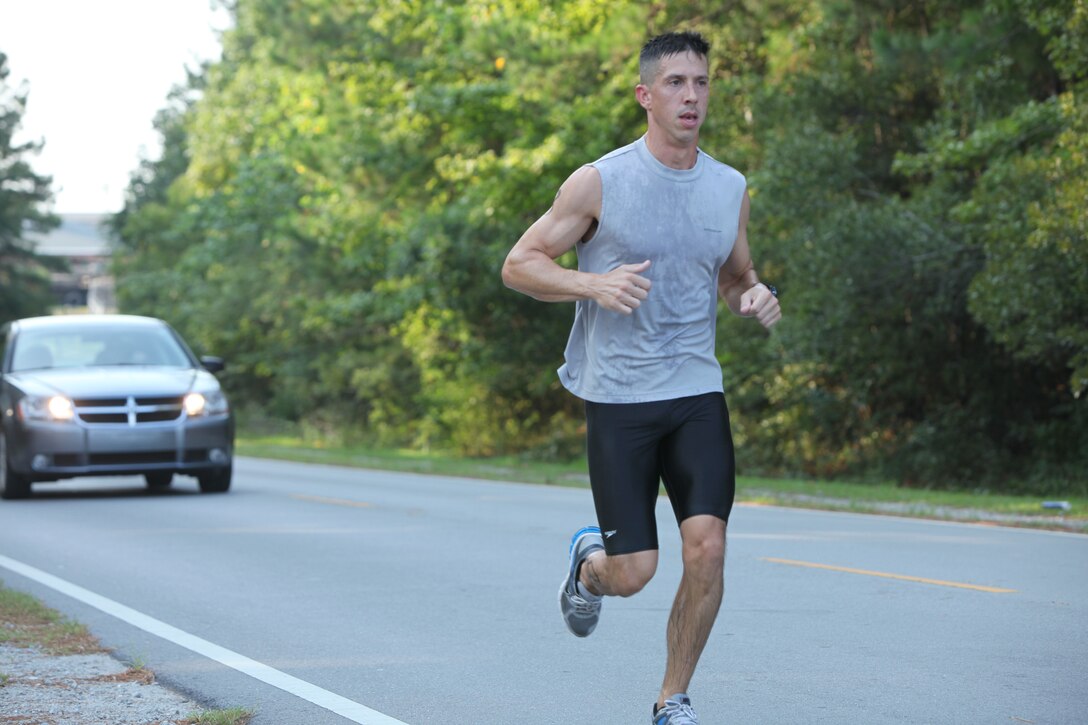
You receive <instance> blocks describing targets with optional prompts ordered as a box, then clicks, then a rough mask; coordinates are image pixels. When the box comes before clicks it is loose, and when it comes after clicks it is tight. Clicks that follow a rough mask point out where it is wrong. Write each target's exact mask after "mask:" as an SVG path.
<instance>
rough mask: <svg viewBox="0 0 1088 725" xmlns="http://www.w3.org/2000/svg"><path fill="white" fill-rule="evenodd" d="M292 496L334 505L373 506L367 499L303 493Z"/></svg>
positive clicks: (301, 499) (292, 495) (366, 507)
mask: <svg viewBox="0 0 1088 725" xmlns="http://www.w3.org/2000/svg"><path fill="white" fill-rule="evenodd" d="M291 498H294V499H298V500H299V501H313V502H314V503H327V504H332V505H333V506H352V507H354V508H360V509H368V508H371V507H372V506H373V504H369V503H367V502H366V501H351V500H349V499H346V498H326V497H324V496H303V495H302V494H299V493H295V494H291Z"/></svg>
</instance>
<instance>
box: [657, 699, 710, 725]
mask: <svg viewBox="0 0 1088 725" xmlns="http://www.w3.org/2000/svg"><path fill="white" fill-rule="evenodd" d="M662 715H664V716H665V719H664V720H660V719H657V718H660V717H661V716H662ZM654 722H655V723H656V724H657V725H699V721H698V720H696V719H695V710H694V709H693V708H692V706H691V705H690V704H689V703H686V702H677V701H676V700H665V706H664V707H662V708H661V709H660V710H658V711H657V716H656V718H655V719H654Z"/></svg>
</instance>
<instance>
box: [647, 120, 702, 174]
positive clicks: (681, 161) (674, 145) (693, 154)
mask: <svg viewBox="0 0 1088 725" xmlns="http://www.w3.org/2000/svg"><path fill="white" fill-rule="evenodd" d="M646 148H647V149H649V151H650V153H651V154H653V155H654V158H655V159H657V160H658V161H660V162H661V163H663V164H665V166H668V167H669V168H670V169H678V170H680V171H686V170H688V169H691V168H694V167H695V161H696V159H697V158H698V157H699V138H698V136H696V137H695V138H693V139H692V141H691V143H679V142H677V141H676V140H675V139H672V138H669V137H667V136H665V135H664V134H657V133H654V130H653V129H652V128H651V129H649V130H648V131H647V133H646Z"/></svg>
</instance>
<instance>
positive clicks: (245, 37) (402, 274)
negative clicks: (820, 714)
mask: <svg viewBox="0 0 1088 725" xmlns="http://www.w3.org/2000/svg"><path fill="white" fill-rule="evenodd" d="M234 9H235V15H236V24H235V27H234V28H233V29H232V30H231V31H230V32H228V33H227V35H226V37H225V39H224V40H225V43H224V48H225V51H224V57H223V60H222V61H221V62H219V63H217V64H215V65H213V66H211V67H209V68H207V69H206V70H205V71H204V72H203V73H202V74H200V75H199V76H197V77H194V78H193V79H192V83H191V84H190V85H191V87H190V88H189V89H186V90H184V91H182V92H179V94H178V96H177V97H176V98H175V101H176V102H175V103H174V104H173V105H172V106H171V107H170V108H168V109H166V110H165V111H164V112H163V113H162V114H161V115H160V117H159V119H158V124H159V128H160V130H161V131H162V133H163V136H164V141H165V144H164V152H163V157H162V158H161V159H158V160H154V161H149V162H147V163H146V164H145V165H144V166H143V167H142V168H141V169H140V170H139V171H138V172H137V173H136V174H135V175H134V177H133V184H132V186H131V187H130V190H129V199H128V203H127V204H126V207H125V210H124V211H123V212H122V213H121V214H120V215H119V216H118V217H117V219H116V220H115V229H116V233H117V236H118V238H119V240H120V242H121V243H122V245H123V250H124V253H123V254H122V255H119V258H118V260H117V272H118V275H119V283H120V289H119V294H120V299H121V303H122V305H123V307H124V309H125V310H127V311H132V312H146V313H151V314H157V315H161V316H165V317H168V318H169V319H171V321H172V322H173V323H174V324H176V325H177V326H178V327H180V328H182V329H183V331H184V332H185V334H186V335H187V336H189V337H190V338H191V339H193V340H196V341H198V344H199V346H200V347H202V348H204V349H205V350H208V351H214V352H216V353H218V354H222V355H225V356H227V357H228V358H229V359H230V361H231V371H230V373H229V380H228V385H229V386H230V387H231V388H232V389H233V391H234V396H235V398H236V400H239V401H243V402H245V403H247V404H249V405H259V406H260V407H261V410H263V411H264V412H265V413H266V414H268V415H272V416H277V417H283V418H288V419H292V420H298V421H303V422H305V423H306V424H307V425H309V426H312V427H313V428H314V429H315V430H318V431H321V430H338V431H351V432H352V433H353V434H354V435H355V436H357V437H360V438H365V439H367V440H370V441H373V442H377V443H383V444H407V445H415V446H441V447H452V448H456V449H457V450H460V451H462V452H464V453H466V454H469V455H482V454H489V453H493V452H497V451H524V452H527V453H532V454H537V455H553V456H561V455H567V454H569V453H571V452H575V451H577V449H578V446H579V445H580V439H579V429H580V425H581V420H580V419H581V416H580V410H579V407H578V405H577V401H575V400H573V399H572V398H571V396H569V395H568V394H566V393H565V392H564V391H562V389H561V388H560V387H559V385H558V383H557V380H556V377H555V372H554V370H555V368H556V367H557V366H558V364H559V363H560V362H561V360H560V356H561V351H562V348H563V343H564V341H565V338H566V334H567V331H568V329H569V324H570V319H571V315H572V309H571V307H570V306H569V305H546V304H541V303H538V302H534V301H532V300H530V299H528V298H525V297H522V296H520V295H517V294H515V293H513V292H510V291H509V290H506V289H505V288H504V287H503V286H502V283H501V280H500V278H499V274H498V272H499V268H500V266H501V263H502V260H503V258H504V257H505V255H506V252H507V251H508V249H509V248H510V246H511V245H512V244H513V243H514V241H516V239H517V238H518V236H519V235H520V234H521V232H522V231H523V230H524V229H525V228H526V227H527V226H528V225H529V224H530V223H531V222H532V221H533V220H534V219H535V218H536V217H537V216H539V214H541V213H542V212H543V211H544V210H545V209H547V207H548V205H549V203H550V201H551V198H552V196H553V194H554V192H555V189H556V188H557V187H558V186H559V184H560V183H561V182H562V180H563V179H564V178H565V177H566V176H567V175H568V174H570V173H571V172H572V171H573V170H574V169H575V168H577V167H578V166H579V165H581V164H582V163H585V162H586V161H589V160H592V159H594V158H596V157H597V156H599V155H601V154H602V153H604V152H606V151H608V150H609V149H611V148H614V147H616V146H619V145H622V144H624V143H627V142H629V141H631V140H633V139H634V138H636V137H637V136H638V135H639V134H640V133H641V132H642V130H643V128H644V124H645V119H644V114H643V113H642V112H641V110H640V109H639V108H638V106H637V104H636V103H635V101H634V99H633V93H632V88H633V84H634V82H635V78H636V68H637V62H636V57H637V53H638V50H639V47H640V46H641V44H642V42H643V41H644V40H645V38H646V37H648V36H649V35H651V34H654V33H657V32H661V31H663V30H666V29H674V28H679V27H683V28H694V29H697V30H699V31H701V32H703V33H704V34H705V35H706V36H707V37H708V38H709V39H710V40H711V42H712V46H713V58H712V68H713V71H712V73H713V76H714V78H713V98H712V108H711V110H710V114H709V118H708V122H707V125H706V126H705V127H704V134H703V148H704V149H705V150H707V151H708V152H709V153H711V154H712V155H714V156H715V157H717V158H719V159H720V160H723V161H726V162H727V163H730V164H731V165H733V166H735V167H737V168H738V169H740V170H741V171H743V172H744V173H745V174H746V175H748V177H749V182H750V189H751V194H752V200H753V216H752V221H751V224H750V238H751V239H752V243H753V246H754V250H755V254H756V258H757V263H758V264H759V268H760V270H761V272H762V274H763V276H764V277H766V278H768V279H773V280H775V281H776V282H777V283H778V286H779V288H780V289H781V290H782V291H783V297H782V299H783V304H784V309H785V311H786V313H787V318H786V320H784V322H783V323H782V324H781V325H780V326H779V328H778V329H777V331H776V332H775V333H774V334H772V335H767V334H765V333H764V332H762V331H761V330H760V329H759V327H758V325H755V324H753V323H751V322H750V321H745V320H739V319H736V318H732V317H731V316H729V315H728V314H727V313H725V312H724V311H723V314H722V315H721V322H720V326H719V327H720V329H719V347H720V354H721V358H722V362H723V365H724V368H725V371H726V385H727V390H728V391H729V392H728V394H729V398H730V402H731V405H732V409H733V413H734V422H735V429H736V433H737V437H738V442H739V443H740V445H741V447H740V451H741V453H740V455H741V466H742V469H743V470H745V471H748V472H753V471H755V470H762V471H767V472H771V471H775V472H783V473H804V474H809V475H818V476H843V475H850V476H880V477H887V476H892V477H895V478H897V479H898V480H901V481H903V482H906V483H911V484H917V485H932V486H953V485H970V486H978V485H987V486H995V487H1002V486H1003V487H1012V486H1017V485H1026V484H1030V485H1032V486H1033V487H1034V488H1035V489H1036V490H1042V489H1044V488H1053V489H1064V490H1069V488H1070V487H1072V486H1079V487H1081V488H1083V487H1084V485H1085V484H1084V475H1083V471H1084V470H1085V464H1088V408H1086V402H1085V396H1083V395H1082V393H1084V392H1085V391H1086V389H1088V326H1086V325H1085V322H1084V321H1085V320H1086V319H1088V229H1086V226H1088V222H1086V221H1085V218H1086V215H1085V212H1084V206H1085V198H1086V196H1088V141H1086V138H1088V136H1086V131H1088V110H1086V109H1088V104H1086V102H1085V97H1084V94H1085V91H1086V90H1088V88H1086V83H1088V78H1086V71H1088V67H1086V65H1088V61H1086V58H1088V9H1086V5H1085V3H1084V2H1083V0H1051V1H1050V2H1045V1H1044V0H998V1H990V2H983V1H981V0H962V1H960V2H951V3H949V2H942V3H938V2H891V1H884V2H868V3H858V2H845V1H844V0H775V1H774V2H753V1H749V0H736V1H734V2H728V3H721V4H719V5H717V6H715V7H712V8H708V7H707V4H706V3H695V2H680V1H672V2H661V3H654V4H650V5H647V4H643V3H634V2H624V1H622V0H613V1H607V2H606V1H605V0H558V1H551V2H541V1H540V0H487V1H485V0H465V1H464V2H457V3H450V2H442V1H441V0H430V1H429V2H412V3H408V2H374V1H373V0H296V1H295V2H292V3H281V2H278V1H276V0H238V1H237V2H236V3H235V4H234ZM564 262H565V263H571V260H569V259H566V260H564Z"/></svg>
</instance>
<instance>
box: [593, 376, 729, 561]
mask: <svg viewBox="0 0 1088 725" xmlns="http://www.w3.org/2000/svg"><path fill="white" fill-rule="evenodd" d="M586 424H587V433H586V435H587V451H588V456H589V479H590V486H591V487H592V488H593V503H594V505H595V506H596V509H597V521H598V523H599V525H600V527H601V531H602V533H603V535H604V545H605V550H606V551H607V552H608V553H609V554H612V555H615V554H630V553H633V552H636V551H646V550H648V549H656V548H657V520H656V518H655V516H654V508H655V506H656V504H657V498H658V492H659V483H660V482H663V483H664V484H665V490H666V491H667V492H668V494H669V500H670V501H671V502H672V508H673V513H674V514H675V515H676V521H677V523H680V522H682V521H683V520H684V519H686V518H688V517H690V516H696V515H699V514H710V515H712V516H717V517H718V518H720V519H722V520H724V521H728V520H729V512H730V511H731V510H732V508H733V496H734V494H735V492H736V481H735V469H736V466H735V463H734V459H733V436H732V433H731V432H730V429H729V410H728V409H727V408H726V405H725V396H724V395H722V394H721V393H707V394H705V395H695V396H692V397H688V398H678V399H675V400H662V401H658V402H652V403H592V402H589V401H587V402H586Z"/></svg>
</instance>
